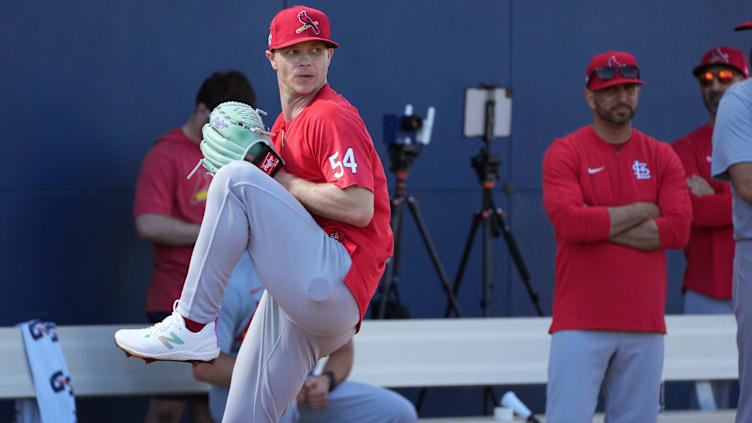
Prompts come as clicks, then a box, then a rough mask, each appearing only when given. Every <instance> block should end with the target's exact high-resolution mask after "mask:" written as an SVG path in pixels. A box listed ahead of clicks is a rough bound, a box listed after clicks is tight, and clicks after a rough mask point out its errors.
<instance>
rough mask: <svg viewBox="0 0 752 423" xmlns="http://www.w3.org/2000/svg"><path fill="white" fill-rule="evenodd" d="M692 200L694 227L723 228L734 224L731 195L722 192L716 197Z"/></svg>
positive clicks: (691, 195)
mask: <svg viewBox="0 0 752 423" xmlns="http://www.w3.org/2000/svg"><path fill="white" fill-rule="evenodd" d="M690 197H691V198H692V214H693V215H694V219H693V220H692V225H693V226H697V227H700V228H723V227H726V226H729V225H732V224H733V221H732V211H731V202H732V200H731V193H730V192H722V193H720V194H715V195H706V196H704V197H698V196H696V195H693V194H690Z"/></svg>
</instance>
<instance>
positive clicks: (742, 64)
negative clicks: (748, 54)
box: [692, 46, 749, 78]
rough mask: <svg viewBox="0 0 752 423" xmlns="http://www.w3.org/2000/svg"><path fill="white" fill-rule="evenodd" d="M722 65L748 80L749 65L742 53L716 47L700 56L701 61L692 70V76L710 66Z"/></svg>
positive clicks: (728, 48) (729, 48)
mask: <svg viewBox="0 0 752 423" xmlns="http://www.w3.org/2000/svg"><path fill="white" fill-rule="evenodd" d="M716 65H724V66H729V67H732V68H734V69H736V70H737V71H739V72H740V73H741V74H742V75H744V77H745V78H749V65H748V64H747V59H746V58H745V57H744V53H742V51H741V50H737V49H735V48H732V47H727V46H718V47H715V48H713V49H711V50H710V51H709V52H707V53H705V55H704V56H702V61H701V62H700V64H699V65H697V66H696V67H695V68H694V69H693V70H692V74H693V75H694V76H697V75H698V74H699V73H701V72H703V71H704V70H705V69H707V68H709V67H710V66H716Z"/></svg>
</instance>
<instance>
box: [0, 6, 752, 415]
mask: <svg viewBox="0 0 752 423" xmlns="http://www.w3.org/2000/svg"><path fill="white" fill-rule="evenodd" d="M292 4H293V3H290V2H287V1H282V0H277V1H264V2H261V1H238V0H232V1H225V2H222V3H216V2H198V1H187V2H180V3H178V2H94V1H84V0H77V1H70V2H65V3H59V2H50V1H46V2H45V1H43V2H12V3H11V2H3V3H2V4H1V5H0V16H1V17H0V39H2V40H3V41H2V43H0V116H2V122H3V124H2V125H0V142H1V143H2V144H1V145H2V154H0V204H2V207H0V269H3V272H2V277H1V278H2V284H3V286H4V289H5V295H2V296H0V310H2V313H1V314H0V324H2V325H12V324H15V323H17V322H19V321H23V320H26V319H30V318H42V319H48V320H52V321H56V322H57V323H58V324H97V323H125V322H128V323H131V322H140V321H143V319H144V318H143V312H142V310H143V307H144V304H145V292H146V287H147V283H148V280H149V274H150V270H151V260H152V252H151V249H150V247H149V245H148V244H147V243H145V242H143V241H141V240H139V239H138V238H137V237H136V235H135V232H134V230H133V225H132V217H131V209H132V206H133V186H134V184H135V181H136V177H137V174H138V170H139V167H140V163H141V159H142V158H143V156H144V154H145V153H146V151H147V150H148V149H149V147H150V146H151V145H152V143H153V141H154V140H155V139H156V137H158V136H159V135H160V134H162V133H163V132H165V131H166V130H168V129H170V128H171V127H174V126H179V125H181V124H182V123H183V122H184V121H185V119H186V118H187V117H188V115H189V114H190V113H191V111H192V109H193V105H194V98H195V94H196V91H197V89H198V86H199V85H200V83H201V82H202V81H203V79H204V78H206V77H207V76H208V75H209V74H210V73H211V72H213V71H215V70H229V69H239V70H241V71H243V72H244V73H245V74H246V75H248V77H249V79H250V80H251V82H252V84H253V86H254V88H255V89H256V91H257V95H258V103H259V105H260V106H261V107H262V108H264V109H266V110H267V111H268V112H270V114H271V115H272V116H274V115H276V114H277V113H279V110H280V106H279V99H278V95H277V91H276V90H277V88H276V79H275V75H274V72H273V71H272V70H271V68H270V67H269V65H268V64H267V61H266V59H265V57H264V50H265V45H266V37H267V31H268V23H269V21H270V19H271V18H272V16H273V15H274V13H275V12H276V11H277V10H278V9H280V8H283V7H286V6H289V5H292ZM308 4H310V5H311V6H313V7H318V8H321V9H323V10H325V11H326V12H327V13H328V14H329V17H330V19H331V21H332V22H333V37H334V39H335V40H336V41H337V42H339V43H340V45H341V48H340V49H338V50H337V51H336V54H335V55H334V59H333V62H332V66H331V69H330V77H329V81H330V82H331V84H332V86H333V87H334V88H335V89H336V90H337V91H339V92H340V93H342V94H343V95H345V97H347V98H348V99H349V100H350V102H351V103H353V104H354V105H355V106H356V107H358V108H359V110H360V113H361V115H362V116H363V119H364V120H365V122H366V125H367V126H368V128H369V130H370V131H371V134H372V136H373V139H374V142H375V144H376V146H377V149H378V151H379V152H380V153H381V154H382V160H383V161H384V164H385V166H386V167H387V168H388V166H389V158H388V155H387V154H386V147H385V146H384V145H383V142H382V128H381V125H382V117H383V115H384V114H387V113H400V112H401V111H402V110H403V108H404V105H405V104H406V103H412V104H413V105H414V106H415V107H416V110H417V111H418V112H419V113H421V114H424V113H425V110H426V108H427V107H428V106H435V107H436V109H437V114H436V124H435V127H434V131H433V139H432V142H431V144H430V145H429V146H428V147H427V148H425V149H424V150H423V152H422V153H421V155H420V156H419V157H418V159H417V160H416V162H415V164H414V165H413V167H412V172H411V175H410V177H409V179H408V191H409V193H410V194H412V195H414V196H415V197H417V198H418V199H419V201H420V207H421V211H422V214H423V217H424V219H425V222H426V225H427V227H428V228H429V231H430V234H431V236H432V237H433V240H434V242H435V244H436V248H437V250H438V251H439V254H440V257H441V260H442V262H443V265H444V267H445V269H446V270H447V272H448V273H449V274H450V278H453V276H454V274H455V272H456V269H457V267H458V263H459V260H460V255H461V252H462V247H463V245H464V242H465V239H466V236H467V234H468V232H469V229H470V222H471V218H472V214H473V212H474V211H475V210H476V209H478V208H479V207H480V205H481V190H480V186H479V184H478V181H477V178H476V175H475V172H474V171H473V169H472V168H471V167H470V157H471V156H473V155H475V154H477V153H478V152H479V151H480V147H481V145H482V142H481V141H480V140H479V139H466V138H463V136H462V112H463V98H464V90H465V88H466V87H469V86H476V85H477V84H479V83H495V84H499V85H502V86H506V87H510V88H511V89H512V90H513V93H514V111H513V123H512V136H511V137H509V138H507V139H499V140H496V141H494V142H493V144H492V152H493V154H496V155H498V156H500V157H501V158H502V159H503V164H502V166H501V168H500V181H499V184H498V186H497V188H496V189H495V192H494V195H495V200H496V203H497V205H498V206H500V207H502V208H504V209H505V210H506V211H507V212H508V215H509V221H510V223H511V229H512V232H513V233H514V235H515V237H516V239H517V242H518V244H519V247H520V250H521V252H522V254H523V257H524V259H525V262H526V263H527V266H528V267H529V268H530V271H531V274H532V284H533V286H534V288H535V290H536V291H538V292H539V293H540V295H541V303H542V305H543V309H544V311H545V313H546V314H550V310H551V297H552V291H553V289H552V287H553V261H554V255H555V245H554V242H553V233H552V228H551V226H550V224H549V222H548V220H547V218H546V216H545V213H544V211H543V208H542V202H541V177H540V165H541V159H542V157H543V154H544V152H545V149H546V148H547V146H548V145H549V144H550V143H551V141H552V140H553V139H554V138H556V137H559V136H561V135H563V134H565V133H568V132H571V131H573V130H575V129H577V128H579V127H580V126H582V125H585V124H587V123H588V122H590V121H591V119H592V118H591V112H590V110H589V109H588V108H587V106H586V104H585V102H584V100H583V97H582V90H583V84H584V76H585V75H584V70H585V67H586V66H587V63H588V60H589V58H590V57H591V56H592V55H594V54H596V53H600V52H602V51H605V50H609V49H617V50H625V51H629V52H632V53H633V54H635V56H636V57H637V59H638V61H639V64H640V68H641V71H642V77H643V79H644V80H645V81H646V82H647V86H646V87H645V88H644V89H643V91H642V97H641V99H640V106H639V110H638V113H637V116H636V118H635V126H636V127H637V128H639V129H641V130H643V131H644V132H646V133H648V134H650V135H653V136H655V137H657V138H659V139H661V140H665V141H671V140H674V139H676V138H678V137H680V136H681V135H683V134H686V133H687V132H689V131H691V130H692V129H694V128H695V127H697V126H699V125H700V124H702V123H703V122H705V121H706V120H707V113H706V111H705V109H704V106H703V105H702V102H701V99H700V96H699V90H698V88H697V84H696V82H695V81H694V79H693V77H692V75H691V73H690V70H691V69H692V67H693V66H694V65H696V64H697V63H698V61H699V59H700V57H701V55H702V54H703V53H704V52H705V51H706V50H708V49H709V48H711V47H713V46H715V45H718V44H726V45H731V46H735V47H738V48H742V49H743V50H744V51H745V52H746V51H748V50H749V46H750V43H751V42H752V36H750V34H747V33H734V32H732V31H731V27H732V26H733V25H735V24H738V23H740V22H742V21H744V20H746V19H747V18H749V16H750V15H752V6H750V4H749V2H748V1H745V0H730V1H726V2H723V5H722V7H721V6H720V4H719V3H717V2H711V1H701V0H694V1H690V2H687V1H682V2H680V1H663V2H654V1H645V0H637V1H606V2H604V1H594V0H586V1H580V2H576V3H575V2H558V1H543V0H528V1H522V0H506V1H497V0H470V1H467V2H457V1H444V0H441V1H439V0H437V1H433V2H428V1H395V0H385V1H381V2H368V3H365V2H352V1H345V0H336V1H310V2H309V3H308ZM269 123H271V120H270V122H269ZM389 177H390V187H391V186H393V183H394V178H393V174H391V173H389ZM507 183H508V184H512V185H513V186H514V194H513V195H512V196H511V197H510V196H507V195H505V193H504V192H503V191H502V187H503V185H504V184H507ZM405 218H406V221H405V227H404V235H403V239H402V242H403V254H402V260H403V268H402V278H401V281H400V284H399V292H400V294H401V297H402V300H403V302H404V303H405V304H406V305H407V307H408V308H409V309H410V311H411V312H412V313H413V315H414V316H415V317H438V316H440V315H441V314H442V313H443V310H444V306H445V302H446V299H445V296H444V294H443V292H442V290H441V287H440V284H439V281H438V279H437V277H435V272H434V270H433V268H432V266H431V262H430V260H429V257H428V254H427V253H426V252H425V248H424V247H423V244H422V241H421V239H420V237H419V235H418V232H417V229H416V225H415V224H414V222H413V221H412V218H411V217H409V216H408V215H407V214H406V215H405ZM281 253H282V254H283V252H281ZM480 253H481V246H480V244H479V243H476V244H475V247H474V249H473V254H472V256H471V260H470V262H469V264H468V269H467V271H466V274H465V278H464V282H463V285H462V289H461V292H460V295H459V299H460V304H461V306H462V309H463V312H464V313H465V314H466V315H468V316H480V314H481V310H480V307H479V301H480V297H481V276H482V273H481V262H480ZM668 256H669V263H670V269H669V286H668V300H667V310H668V312H669V313H678V312H679V311H680V310H681V304H682V299H681V295H680V290H679V289H680V284H681V273H682V270H683V266H684V261H683V260H684V259H683V257H682V255H681V253H677V252H670V253H669V254H668ZM494 274H495V278H494V279H495V287H494V290H493V292H492V296H491V309H490V313H491V315H492V316H531V315H534V314H535V311H534V308H533V307H532V305H531V302H530V300H529V298H528V296H527V292H526V290H525V287H524V285H523V284H522V282H521V280H520V279H519V277H518V276H517V273H516V270H515V269H514V266H513V263H512V261H511V260H510V257H509V254H508V252H507V249H506V245H505V244H504V242H503V240H502V239H497V240H495V241H494ZM519 389H520V391H518V392H523V393H524V394H526V395H527V396H528V398H527V401H528V402H529V403H531V404H533V406H534V408H538V409H539V410H537V411H541V410H540V408H541V407H542V404H543V399H542V398H541V397H542V393H541V391H540V390H537V391H536V390H531V389H523V388H519ZM444 397H446V398H449V397H451V398H452V399H451V400H449V399H444V400H439V399H440V398H444ZM676 397H677V398H679V397H680V395H676ZM107 401H109V402H105V404H107V407H106V408H109V409H113V408H115V409H117V408H118V407H119V404H122V403H121V402H117V401H114V400H107ZM427 401H428V403H427V404H426V407H425V410H426V414H427V415H440V414H447V413H451V414H460V413H464V412H468V413H479V412H480V411H479V410H480V404H481V396H480V391H479V390H472V389H469V390H454V391H452V392H448V391H445V390H434V391H431V392H429V396H428V400H427ZM682 401H683V400H682V399H681V398H679V399H677V400H676V402H677V404H679V405H681V404H682ZM99 404H101V402H98V401H93V400H83V401H79V408H80V410H81V416H82V421H86V420H83V417H84V416H90V417H91V420H97V419H98V418H97V417H94V416H98V414H97V413H98V412H99V411H98V410H99V409H101V408H103V407H101V406H100V405H99ZM669 405H671V404H669ZM131 408H132V407H131ZM136 409H137V412H136V413H137V414H138V413H141V409H138V407H136ZM124 419H125V420H123V421H128V420H132V419H128V418H127V417H124Z"/></svg>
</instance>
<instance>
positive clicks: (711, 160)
mask: <svg viewBox="0 0 752 423" xmlns="http://www.w3.org/2000/svg"><path fill="white" fill-rule="evenodd" d="M705 158H706V159H707V160H708V162H710V163H713V158H712V157H710V156H705Z"/></svg>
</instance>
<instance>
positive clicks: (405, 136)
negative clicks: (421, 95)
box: [384, 104, 436, 172]
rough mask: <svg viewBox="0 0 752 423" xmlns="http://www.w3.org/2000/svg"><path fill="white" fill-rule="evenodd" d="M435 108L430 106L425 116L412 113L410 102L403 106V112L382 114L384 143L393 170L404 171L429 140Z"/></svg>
mask: <svg viewBox="0 0 752 423" xmlns="http://www.w3.org/2000/svg"><path fill="white" fill-rule="evenodd" d="M435 116H436V109H435V108H434V107H433V106H431V107H429V108H428V111H427V112H426V117H425V118H421V117H420V116H418V115H415V114H413V106H412V104H408V105H406V106H405V114H404V115H401V116H398V115H396V114H388V115H384V143H386V144H387V145H388V146H389V157H390V159H391V162H392V167H391V170H392V171H393V172H406V171H407V170H408V169H409V168H410V166H411V165H412V164H413V161H415V158H416V157H417V156H418V153H420V150H421V149H422V148H423V146H426V145H428V144H429V143H430V142H431V131H432V130H433V121H434V117H435Z"/></svg>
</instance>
